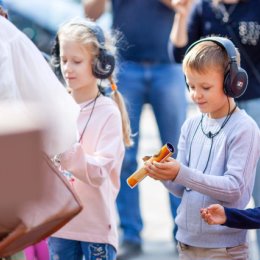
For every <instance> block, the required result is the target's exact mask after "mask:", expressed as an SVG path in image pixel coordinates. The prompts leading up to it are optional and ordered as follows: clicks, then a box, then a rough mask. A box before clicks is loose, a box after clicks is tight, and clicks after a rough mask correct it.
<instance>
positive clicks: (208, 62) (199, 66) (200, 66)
mask: <svg viewBox="0 0 260 260" xmlns="http://www.w3.org/2000/svg"><path fill="white" fill-rule="evenodd" d="M236 53H237V57H236V60H237V64H238V66H239V65H240V54H239V52H238V50H237V49H236ZM229 64H230V58H229V57H228V54H227V51H226V50H225V49H224V48H223V47H221V46H220V45H218V44H217V43H216V42H214V41H209V40H207V41H201V42H200V43H198V44H196V45H195V46H194V47H192V48H191V49H190V50H189V51H188V53H186V55H185V57H184V59H183V63H182V68H183V71H184V72H185V71H187V69H189V70H195V71H196V72H198V73H204V72H206V71H208V70H212V69H214V70H219V71H220V72H222V73H223V75H225V73H226V72H227V71H228V70H229Z"/></svg>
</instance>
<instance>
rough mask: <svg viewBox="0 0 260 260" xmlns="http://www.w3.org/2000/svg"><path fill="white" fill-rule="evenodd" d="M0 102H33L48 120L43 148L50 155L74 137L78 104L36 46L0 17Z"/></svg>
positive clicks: (65, 147)
mask: <svg viewBox="0 0 260 260" xmlns="http://www.w3.org/2000/svg"><path fill="white" fill-rule="evenodd" d="M0 72H1V74H0V104H3V103H6V102H7V103H10V104H13V103H16V104H17V103H19V104H22V105H23V106H24V107H25V113H26V109H29V108H31V106H29V108H27V105H28V104H31V103H33V104H34V106H35V104H36V105H37V108H40V111H41V113H40V114H41V115H39V116H42V115H43V116H44V118H45V119H48V121H47V124H45V128H46V130H47V131H46V133H47V134H46V136H45V139H44V149H45V151H46V152H47V153H48V154H49V155H50V156H53V155H55V154H57V153H61V152H64V151H65V150H66V149H67V148H69V147H70V146H71V145H72V144H73V143H75V142H76V138H77V130H76V129H77V117H78V114H79V106H78V105H77V104H76V103H75V102H74V100H73V98H72V97H71V96H70V95H69V94H68V93H67V91H66V89H65V88H64V87H63V86H62V84H61V83H60V82H59V80H58V79H57V78H56V76H55V75H54V73H53V72H52V70H51V68H50V66H49V64H48V63H47V62H46V61H45V59H44V58H43V56H42V54H41V52H40V51H39V50H38V49H37V48H36V46H35V45H34V44H33V43H32V42H31V41H30V39H29V38H27V36H25V35H24V34H23V33H22V32H21V31H19V30H18V29H17V28H16V27H15V26H14V25H13V24H12V23H11V22H9V21H8V20H6V19H5V18H3V17H0Z"/></svg>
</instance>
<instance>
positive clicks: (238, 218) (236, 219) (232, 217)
mask: <svg viewBox="0 0 260 260" xmlns="http://www.w3.org/2000/svg"><path fill="white" fill-rule="evenodd" d="M224 209H225V213H226V216H227V221H226V223H224V224H223V225H225V226H227V227H231V228H240V229H257V228H260V207H257V208H254V209H246V210H242V209H234V208H226V207H224Z"/></svg>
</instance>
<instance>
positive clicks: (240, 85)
mask: <svg viewBox="0 0 260 260" xmlns="http://www.w3.org/2000/svg"><path fill="white" fill-rule="evenodd" d="M247 84H248V76H247V73H246V71H245V70H244V69H242V68H240V67H239V68H236V69H235V70H234V68H233V70H232V68H231V70H230V71H229V72H228V73H227V74H226V75H225V79H224V92H225V94H226V95H227V96H229V97H232V98H238V97H240V96H242V95H243V94H244V92H245V91H246V89H247Z"/></svg>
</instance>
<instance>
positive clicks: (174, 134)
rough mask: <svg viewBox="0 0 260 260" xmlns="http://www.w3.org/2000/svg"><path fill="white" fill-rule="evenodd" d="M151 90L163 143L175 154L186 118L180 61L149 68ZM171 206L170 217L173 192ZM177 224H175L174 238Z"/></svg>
mask: <svg viewBox="0 0 260 260" xmlns="http://www.w3.org/2000/svg"><path fill="white" fill-rule="evenodd" d="M151 84H152V85H151V90H150V93H149V98H150V101H151V104H152V107H153V110H154V114H155V118H156V121H157V124H158V128H159V132H160V137H161V141H162V143H163V144H164V143H166V142H170V143H171V144H172V145H173V146H174V148H175V154H174V156H176V154H177V144H178V140H179V136H180V130H181V126H182V124H183V122H184V120H185V118H186V110H187V101H186V96H185V90H186V85H185V81H184V76H183V73H182V70H181V66H180V65H179V64H162V65H155V66H153V67H152V78H151ZM169 196H170V206H171V213H172V217H173V218H175V217H176V214H177V212H176V211H177V208H178V206H179V204H180V199H179V198H177V197H175V196H174V195H172V194H169ZM176 231H177V226H176V225H174V229H173V237H174V238H175V235H176Z"/></svg>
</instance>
